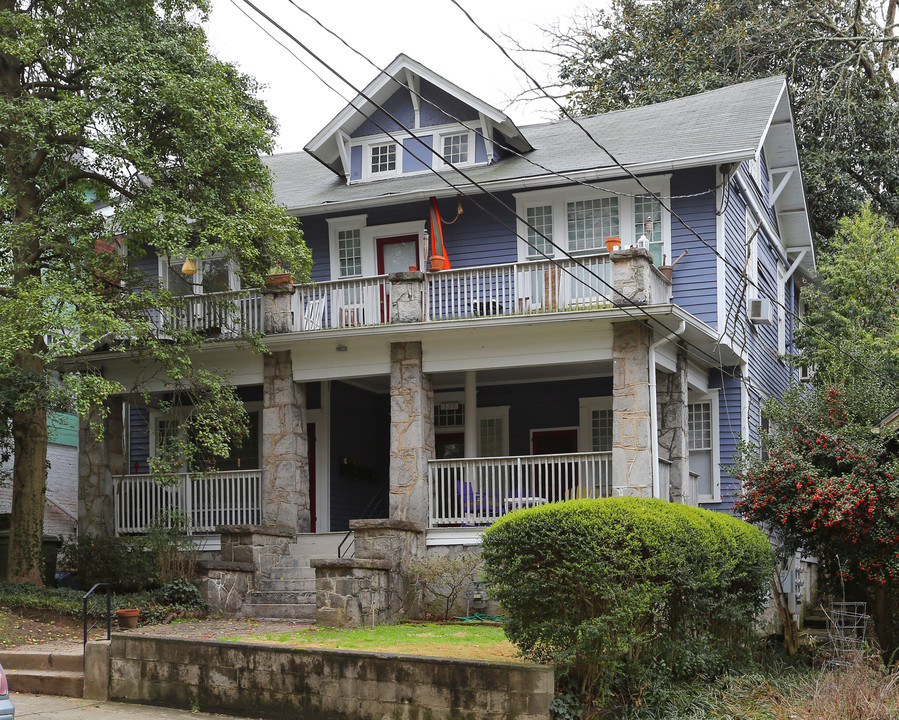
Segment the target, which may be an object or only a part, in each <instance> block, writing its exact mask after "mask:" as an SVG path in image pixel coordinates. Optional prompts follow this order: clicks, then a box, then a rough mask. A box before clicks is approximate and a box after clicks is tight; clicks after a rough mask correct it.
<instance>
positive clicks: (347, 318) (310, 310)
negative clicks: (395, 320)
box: [293, 275, 390, 331]
mask: <svg viewBox="0 0 899 720" xmlns="http://www.w3.org/2000/svg"><path fill="white" fill-rule="evenodd" d="M295 290H296V292H295V293H294V296H293V303H294V305H293V318H294V328H295V330H297V331H302V330H333V329H337V328H346V327H361V326H371V325H382V324H384V323H389V322H390V283H389V282H387V276H386V275H378V276H377V277H371V278H359V279H358V280H337V281H334V282H323V283H317V284H315V285H296V286H295Z"/></svg>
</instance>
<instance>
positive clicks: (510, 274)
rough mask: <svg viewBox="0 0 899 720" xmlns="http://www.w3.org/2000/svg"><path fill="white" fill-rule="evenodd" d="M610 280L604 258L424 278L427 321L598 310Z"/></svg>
mask: <svg viewBox="0 0 899 720" xmlns="http://www.w3.org/2000/svg"><path fill="white" fill-rule="evenodd" d="M596 276H598V277H599V278H602V279H601V280H600V279H597V277H596ZM610 277H611V271H610V263H609V259H608V257H607V256H605V255H599V256H597V255H588V256H584V257H582V258H579V259H578V262H575V261H573V260H559V261H557V262H550V261H541V262H528V263H515V264H509V265H488V266H484V267H478V268H466V269H464V270H447V271H443V272H439V273H430V274H428V276H427V303H428V315H427V317H428V319H429V320H456V319H464V318H475V317H485V316H491V315H524V314H528V313H538V312H562V311H566V310H586V309H590V308H597V307H602V306H603V305H607V304H608V302H609V301H608V300H607V299H606V298H608V297H609V296H610V295H611V290H610V289H609V287H608V285H606V284H605V283H611V279H610ZM603 281H605V282H603Z"/></svg>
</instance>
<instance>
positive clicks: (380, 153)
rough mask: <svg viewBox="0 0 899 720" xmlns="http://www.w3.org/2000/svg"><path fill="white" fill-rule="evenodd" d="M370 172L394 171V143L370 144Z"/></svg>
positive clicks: (374, 173)
mask: <svg viewBox="0 0 899 720" xmlns="http://www.w3.org/2000/svg"><path fill="white" fill-rule="evenodd" d="M370 167H371V174H372V175H377V174H379V173H390V174H393V173H395V172H396V143H394V142H390V143H383V144H381V145H372V146H371V166H370Z"/></svg>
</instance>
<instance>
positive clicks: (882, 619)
mask: <svg viewBox="0 0 899 720" xmlns="http://www.w3.org/2000/svg"><path fill="white" fill-rule="evenodd" d="M890 595H891V594H890V590H889V588H888V587H887V586H885V585H878V586H877V587H875V588H874V631H875V632H876V633H877V644H878V645H879V646H880V653H881V657H882V658H883V660H884V662H888V663H891V662H895V660H896V658H894V657H893V654H894V653H895V651H896V643H895V640H894V638H893V598H892V597H891V596H890Z"/></svg>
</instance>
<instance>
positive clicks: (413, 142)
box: [403, 135, 434, 173]
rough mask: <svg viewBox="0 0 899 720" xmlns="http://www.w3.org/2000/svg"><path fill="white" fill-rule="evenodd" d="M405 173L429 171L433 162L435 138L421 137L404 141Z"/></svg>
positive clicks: (429, 136)
mask: <svg viewBox="0 0 899 720" xmlns="http://www.w3.org/2000/svg"><path fill="white" fill-rule="evenodd" d="M403 150H404V152H403V172H404V173H409V172H418V171H419V170H427V169H428V168H430V167H431V166H430V165H429V164H428V163H430V162H432V160H433V151H434V136H433V135H421V136H419V137H418V138H406V139H405V140H403Z"/></svg>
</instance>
